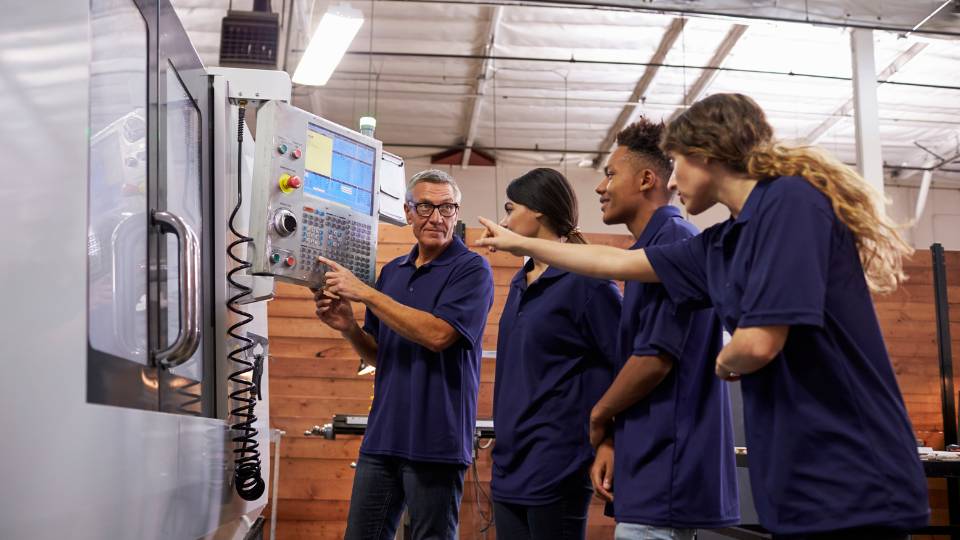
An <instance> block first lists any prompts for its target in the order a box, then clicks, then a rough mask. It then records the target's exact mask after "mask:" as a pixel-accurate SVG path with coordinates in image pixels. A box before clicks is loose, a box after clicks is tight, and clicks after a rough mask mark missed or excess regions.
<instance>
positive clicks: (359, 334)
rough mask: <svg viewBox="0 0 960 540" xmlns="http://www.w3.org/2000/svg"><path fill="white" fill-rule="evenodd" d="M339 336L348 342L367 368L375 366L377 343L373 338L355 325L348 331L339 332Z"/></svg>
mask: <svg viewBox="0 0 960 540" xmlns="http://www.w3.org/2000/svg"><path fill="white" fill-rule="evenodd" d="M340 335H342V336H343V337H344V338H346V340H347V341H349V342H350V346H351V347H353V350H355V351H357V354H359V355H360V358H361V359H362V360H363V362H364V363H365V364H367V365H368V366H376V365H377V341H376V340H375V339H373V336H371V335H370V334H368V333H366V332H364V331H363V328H360V326H359V325H356V324H355V325H353V326H352V327H350V329H349V330H345V331H343V332H340Z"/></svg>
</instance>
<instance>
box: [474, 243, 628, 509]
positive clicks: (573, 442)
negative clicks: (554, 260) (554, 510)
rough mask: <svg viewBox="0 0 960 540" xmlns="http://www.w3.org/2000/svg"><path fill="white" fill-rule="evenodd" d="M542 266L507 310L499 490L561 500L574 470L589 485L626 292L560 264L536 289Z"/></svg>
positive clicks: (519, 283)
mask: <svg viewBox="0 0 960 540" xmlns="http://www.w3.org/2000/svg"><path fill="white" fill-rule="evenodd" d="M532 269H533V261H528V262H527V264H526V265H525V266H524V267H523V268H521V269H520V271H519V272H517V274H516V275H515V276H514V278H513V281H512V282H511V283H510V292H509V294H508V295H507V300H506V304H505V305H504V307H503V314H502V315H501V316H500V333H499V334H498V338H497V373H496V385H495V386H494V391H493V392H494V393H493V420H494V429H495V430H496V436H497V439H496V444H495V445H494V447H493V472H492V476H491V480H490V490H491V491H492V493H493V498H494V499H495V500H497V501H501V502H507V503H514V504H529V505H538V504H550V503H552V502H556V501H557V500H559V499H560V497H561V495H562V486H561V484H564V480H567V479H569V478H571V476H572V475H575V474H578V473H579V474H583V475H584V476H583V478H584V481H586V482H587V483H589V481H588V480H586V475H585V474H584V473H585V468H586V467H588V466H589V464H590V463H591V462H592V461H593V455H594V453H593V448H592V447H591V446H590V436H589V419H590V410H591V409H592V408H593V406H594V404H596V402H597V400H599V399H600V397H601V396H602V395H603V393H604V392H605V391H606V389H607V387H608V386H609V385H610V382H611V381H612V378H613V370H614V363H615V356H616V349H617V344H616V342H617V320H618V319H619V317H620V291H619V290H618V289H617V287H616V286H615V285H614V284H613V282H611V281H606V280H599V279H594V278H588V277H584V276H581V275H577V274H571V273H569V272H566V271H564V270H559V269H557V268H553V267H550V268H547V270H545V271H544V272H543V274H541V275H540V277H539V278H537V280H536V281H534V282H533V283H531V284H530V286H529V287H528V286H527V281H526V278H527V272H529V271H531V270H532Z"/></svg>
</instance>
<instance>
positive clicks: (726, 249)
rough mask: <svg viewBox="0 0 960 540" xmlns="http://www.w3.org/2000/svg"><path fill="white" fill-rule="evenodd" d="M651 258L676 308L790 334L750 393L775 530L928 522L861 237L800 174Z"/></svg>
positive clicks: (764, 516) (760, 488) (753, 437)
mask: <svg viewBox="0 0 960 540" xmlns="http://www.w3.org/2000/svg"><path fill="white" fill-rule="evenodd" d="M646 254H647V257H648V258H649V260H650V262H651V264H652V265H653V267H654V269H655V271H656V273H657V276H659V278H660V280H661V281H662V283H663V284H664V286H665V287H666V289H667V291H668V292H669V293H670V295H671V297H672V298H673V300H674V301H676V302H677V303H679V304H694V305H704V304H707V303H712V304H713V306H714V307H715V309H716V311H717V313H718V314H719V316H720V319H721V321H722V322H723V324H724V326H725V327H726V329H727V330H728V331H730V332H731V333H732V332H734V331H735V330H736V329H737V328H740V327H755V326H778V325H787V326H789V327H790V332H789V335H788V337H787V341H786V343H785V345H784V347H783V350H782V351H781V352H780V354H779V355H778V356H777V358H775V359H774V360H773V361H772V362H770V363H769V364H768V365H766V366H765V367H764V368H762V369H760V370H759V371H757V372H755V373H752V374H749V375H745V376H744V377H743V379H742V385H741V388H742V392H743V401H744V421H745V426H746V435H747V446H748V451H749V462H750V465H749V469H750V478H751V486H752V488H753V496H754V502H755V504H756V507H757V512H758V514H759V516H760V521H761V523H762V524H763V526H764V527H766V528H767V529H769V530H771V531H773V532H775V533H779V534H798V533H810V532H819V531H824V530H835V529H845V528H851V527H861V526H885V527H891V528H901V529H909V528H915V527H920V526H923V525H925V524H926V523H927V520H928V516H929V508H928V499H927V488H926V479H925V477H924V473H923V468H922V467H921V464H920V461H919V459H918V457H917V449H916V442H915V438H914V432H913V429H912V427H911V425H910V420H909V418H908V416H907V412H906V409H905V407H904V404H903V398H902V396H901V394H900V391H899V388H898V387H897V382H896V379H895V377H894V373H893V369H892V366H891V364H890V359H889V357H888V356H887V351H886V348H885V346H884V343H883V337H882V335H881V333H880V326H879V324H878V322H877V317H876V313H875V311H874V307H873V302H872V300H871V298H870V292H869V289H868V287H867V283H866V280H865V278H864V274H863V267H862V266H861V263H860V259H859V256H858V252H857V248H856V245H855V242H854V237H853V235H852V233H851V232H850V230H849V228H848V227H847V226H846V225H845V224H844V223H843V222H842V221H840V220H839V219H838V218H837V216H836V214H834V210H833V208H832V206H831V204H830V201H829V199H828V198H827V197H826V196H825V195H824V194H822V193H821V192H820V191H819V190H817V189H816V188H815V187H813V185H812V184H810V183H809V182H807V181H806V180H805V179H803V178H800V177H781V178H776V179H769V180H764V181H761V182H759V183H758V184H757V185H756V187H755V188H754V189H753V191H752V192H751V193H750V195H749V197H748V198H747V201H746V203H745V204H744V206H743V208H742V210H741V212H740V214H739V215H738V216H737V217H736V218H731V219H729V220H727V221H726V222H724V223H720V224H718V225H715V226H713V227H711V228H709V229H707V230H705V231H704V232H703V233H702V234H700V235H698V236H696V237H694V238H691V239H689V240H686V241H684V242H681V243H677V244H672V245H669V246H656V247H651V248H648V249H647V250H646Z"/></svg>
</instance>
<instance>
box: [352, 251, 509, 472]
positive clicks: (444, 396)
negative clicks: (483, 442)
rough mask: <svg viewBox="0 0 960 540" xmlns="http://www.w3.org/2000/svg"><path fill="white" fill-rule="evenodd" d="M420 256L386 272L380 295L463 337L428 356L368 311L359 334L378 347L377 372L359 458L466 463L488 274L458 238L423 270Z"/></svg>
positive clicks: (489, 297) (489, 299) (489, 294)
mask: <svg viewBox="0 0 960 540" xmlns="http://www.w3.org/2000/svg"><path fill="white" fill-rule="evenodd" d="M417 255H418V249H417V247H416V246H414V248H413V250H412V251H411V252H410V254H409V255H405V256H403V257H399V258H397V259H394V260H393V261H391V262H390V263H388V264H387V265H386V266H384V267H383V270H382V271H381V272H380V277H379V278H378V280H377V285H376V288H377V290H379V291H380V292H382V293H384V294H386V295H387V296H389V297H390V298H392V299H394V300H396V301H397V302H400V303H401V304H404V305H406V306H409V307H412V308H415V309H418V310H421V311H425V312H427V313H431V314H433V315H434V316H436V317H438V318H440V319H442V320H444V321H446V322H447V323H449V324H450V326H452V327H453V328H454V330H456V331H457V332H458V333H459V334H460V339H458V340H457V341H456V342H455V343H454V344H453V345H451V346H450V347H448V348H446V349H445V350H443V351H440V352H433V351H431V350H430V349H427V348H426V347H424V346H422V345H420V344H418V343H415V342H413V341H410V340H408V339H406V338H404V337H403V336H401V335H400V334H398V333H396V332H395V331H393V329H391V328H390V327H389V326H387V325H386V324H385V323H383V322H382V321H380V320H379V319H378V318H377V316H376V315H375V314H374V313H373V312H372V311H371V310H369V309H368V310H367V313H366V320H365V322H364V325H363V330H364V331H365V332H367V333H368V334H370V335H371V336H373V337H374V339H376V341H377V371H376V378H375V380H374V396H373V406H372V408H371V410H370V416H369V419H368V424H367V432H366V436H365V437H364V439H363V443H362V445H361V447H360V452H361V453H365V454H377V455H389V456H396V457H402V458H405V459H409V460H412V461H429V462H440V463H460V464H469V463H471V462H472V460H473V433H474V430H475V423H476V416H477V394H478V392H479V388H480V358H481V353H482V348H481V339H482V337H483V330H484V326H485V325H486V323H487V315H488V313H489V311H490V307H491V306H492V305H493V273H492V272H491V270H490V265H489V264H488V263H487V261H486V259H484V258H483V257H481V256H480V255H478V254H476V253H474V252H472V251H470V250H468V249H467V247H466V246H465V245H464V244H463V242H462V241H461V240H460V239H459V238H456V237H454V239H453V241H452V242H451V244H450V245H449V246H448V247H447V249H446V250H445V251H444V252H443V253H442V254H440V256H438V257H437V258H436V259H434V260H433V261H431V262H429V263H427V264H424V265H422V266H420V267H417V266H416V264H415V262H416V260H417Z"/></svg>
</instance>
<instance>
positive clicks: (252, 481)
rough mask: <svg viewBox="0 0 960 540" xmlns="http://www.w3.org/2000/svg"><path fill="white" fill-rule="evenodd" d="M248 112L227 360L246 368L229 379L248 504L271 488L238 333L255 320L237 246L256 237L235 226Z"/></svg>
mask: <svg viewBox="0 0 960 540" xmlns="http://www.w3.org/2000/svg"><path fill="white" fill-rule="evenodd" d="M246 111H247V109H246V103H245V102H240V109H239V114H238V116H237V204H236V205H235V206H234V207H233V212H231V213H230V221H229V227H230V232H231V233H233V235H234V236H236V237H237V239H236V240H234V241H233V242H231V243H230V245H229V246H227V255H228V256H229V257H230V259H232V260H233V262H234V263H236V265H235V266H234V267H233V269H232V270H230V271H229V272H227V282H228V283H229V284H230V285H231V286H232V287H233V288H234V289H236V290H237V294H235V295H233V296H232V297H230V299H229V300H227V309H229V310H230V311H231V312H232V313H234V314H235V315H237V316H238V317H239V318H240V320H239V321H238V322H236V323H234V324H233V325H232V326H230V328H228V329H227V335H229V336H230V337H232V338H233V339H235V340H237V341H240V342H241V344H240V345H238V346H237V347H236V348H235V349H233V350H232V351H230V354H228V355H227V358H229V359H230V360H231V361H233V362H236V363H237V364H241V365H242V366H243V367H241V368H240V369H239V370H238V371H235V372H233V373H231V374H230V377H229V380H230V381H231V382H233V383H234V384H236V385H237V386H238V388H237V389H236V390H234V391H233V392H231V393H230V399H231V400H232V401H233V402H236V403H237V406H236V407H234V408H233V409H232V410H231V411H230V416H231V417H233V418H236V419H237V422H236V423H235V424H232V425H231V426H230V428H231V429H232V430H233V432H234V436H233V439H232V440H233V442H234V444H235V445H236V446H235V447H234V449H233V454H234V456H233V457H234V473H233V477H234V481H235V482H236V485H237V494H238V495H240V497H241V498H242V499H244V500H246V501H255V500H257V499H259V498H260V496H261V495H263V492H264V491H265V490H266V487H267V485H266V483H265V482H264V481H263V475H262V473H261V472H260V450H259V449H258V447H259V446H260V443H259V442H257V429H256V428H254V427H253V424H254V423H255V422H256V421H257V417H256V416H255V415H254V414H253V408H254V405H255V404H256V402H257V385H256V383H255V382H252V381H251V380H247V378H244V375H247V374H248V373H252V372H253V371H254V369H255V365H254V363H253V362H250V361H249V360H247V359H246V358H245V356H246V355H245V353H246V352H247V351H249V350H250V349H252V348H253V346H254V343H253V340H252V339H250V338H248V337H247V336H245V335H243V334H241V333H239V332H238V331H237V330H239V329H240V328H241V327H242V326H244V325H246V324H248V323H250V321H252V320H253V315H251V314H250V313H248V312H246V311H243V310H242V309H240V308H239V307H238V306H239V305H240V304H239V303H238V302H239V300H240V299H241V298H243V297H244V296H247V295H249V294H250V293H251V291H252V289H251V288H250V287H248V286H247V285H244V284H243V283H240V282H239V281H237V280H236V279H235V278H234V276H235V275H236V274H237V272H242V271H244V270H246V269H248V268H250V267H251V266H252V265H251V264H250V263H249V262H247V261H245V260H243V259H241V258H240V257H238V256H237V255H236V254H235V253H234V249H236V248H237V247H239V246H241V245H243V244H249V243H250V242H253V238H251V237H249V236H247V235H245V234H243V233H241V232H240V231H238V230H237V228H236V226H235V223H234V222H235V220H236V217H237V214H238V213H239V212H240V205H241V204H242V203H243V182H242V179H241V176H242V175H241V171H242V166H243V117H244V115H245V114H246Z"/></svg>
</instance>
